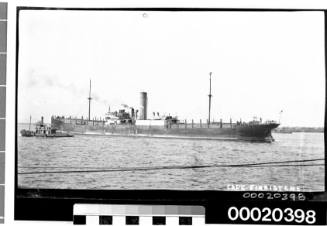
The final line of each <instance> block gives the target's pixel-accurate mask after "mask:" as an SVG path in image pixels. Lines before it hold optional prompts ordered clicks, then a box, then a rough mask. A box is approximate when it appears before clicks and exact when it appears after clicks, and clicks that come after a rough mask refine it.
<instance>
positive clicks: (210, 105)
mask: <svg viewBox="0 0 327 226" xmlns="http://www.w3.org/2000/svg"><path fill="white" fill-rule="evenodd" d="M211 74H212V72H210V73H209V75H210V90H209V95H208V96H209V117H208V124H209V125H210V112H211V97H212V95H211Z"/></svg>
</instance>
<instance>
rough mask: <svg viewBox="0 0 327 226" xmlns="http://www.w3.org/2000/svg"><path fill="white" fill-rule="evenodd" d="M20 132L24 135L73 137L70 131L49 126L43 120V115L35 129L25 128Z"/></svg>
mask: <svg viewBox="0 0 327 226" xmlns="http://www.w3.org/2000/svg"><path fill="white" fill-rule="evenodd" d="M20 134H21V135H22V136H23V137H73V135H72V134H70V133H66V132H58V131H57V129H56V128H54V127H51V126H47V125H46V124H44V122H43V117H41V121H40V122H38V123H37V124H36V127H35V131H32V130H30V129H29V130H25V129H23V130H21V131H20Z"/></svg>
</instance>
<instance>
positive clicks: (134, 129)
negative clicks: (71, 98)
mask: <svg viewBox="0 0 327 226" xmlns="http://www.w3.org/2000/svg"><path fill="white" fill-rule="evenodd" d="M278 125H279V124H277V123H268V124H256V125H235V124H233V125H229V126H225V127H220V126H219V125H210V126H207V125H201V127H200V128H199V125H194V124H192V125H190V124H180V125H171V126H169V128H168V127H167V126H136V125H132V124H124V125H105V124H97V125H93V124H91V125H90V123H89V124H87V123H85V124H82V125H77V124H72V123H65V122H63V121H62V120H57V119H53V120H52V124H51V126H53V127H55V128H57V129H59V130H63V131H67V132H73V133H77V134H89V135H108V136H109V135H110V136H129V137H154V138H179V139H210V140H243V141H251V142H272V141H274V139H273V137H272V135H271V130H272V129H274V128H276V127H278Z"/></svg>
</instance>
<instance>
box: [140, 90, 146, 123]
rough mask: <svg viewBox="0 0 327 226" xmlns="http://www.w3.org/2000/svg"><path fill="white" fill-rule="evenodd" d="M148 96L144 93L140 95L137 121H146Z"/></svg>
mask: <svg viewBox="0 0 327 226" xmlns="http://www.w3.org/2000/svg"><path fill="white" fill-rule="evenodd" d="M147 105H148V95H147V93H146V92H141V93H140V112H139V119H140V120H146V119H147V111H148V106H147Z"/></svg>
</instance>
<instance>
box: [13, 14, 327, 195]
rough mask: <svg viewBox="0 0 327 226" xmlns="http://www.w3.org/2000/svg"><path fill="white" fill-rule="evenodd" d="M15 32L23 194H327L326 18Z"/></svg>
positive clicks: (116, 18)
mask: <svg viewBox="0 0 327 226" xmlns="http://www.w3.org/2000/svg"><path fill="white" fill-rule="evenodd" d="M17 23H18V35H17V39H18V41H17V42H18V46H17V48H18V52H17V53H18V55H17V77H16V80H17V87H16V89H17V103H16V104H17V115H16V117H17V118H16V120H17V121H16V122H17V128H16V129H17V134H16V136H17V137H16V139H17V170H18V171H17V180H18V184H17V186H18V188H33V189H86V190H183V191H211V190H213V191H234V190H235V191H236V190H240V189H243V190H255V191H260V190H274V191H297V192H323V191H325V160H324V159H325V158H324V156H325V148H324V124H325V89H326V87H325V84H326V81H325V52H324V51H325V46H324V45H325V44H324V43H325V37H324V35H325V30H324V29H325V27H324V26H325V25H324V12H317V11H313V12H310V11H299V12H297V11H294V12H287V11H282V12H279V11H267V12H263V11H262V12H261V11H250V10H249V11H214V10H207V11H206V10H199V11H196V10H195V11H192V10H184V11H183V10H180V11H179V10H176V11H173V10H140V9H139V10H132V9H131V10H119V9H116V10H63V9H55V10H54V9H42V10H38V9H28V10H20V11H19V17H18V21H17Z"/></svg>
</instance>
